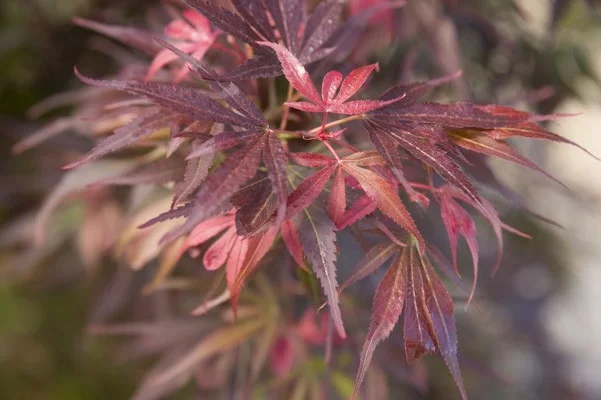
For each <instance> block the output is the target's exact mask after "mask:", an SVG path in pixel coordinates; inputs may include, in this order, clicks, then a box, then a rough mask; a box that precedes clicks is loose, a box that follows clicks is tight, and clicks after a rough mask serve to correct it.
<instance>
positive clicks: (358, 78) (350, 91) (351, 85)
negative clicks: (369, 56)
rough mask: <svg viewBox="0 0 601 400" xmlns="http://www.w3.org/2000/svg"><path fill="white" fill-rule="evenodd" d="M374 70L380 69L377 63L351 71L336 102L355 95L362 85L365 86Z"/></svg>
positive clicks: (341, 101)
mask: <svg viewBox="0 0 601 400" xmlns="http://www.w3.org/2000/svg"><path fill="white" fill-rule="evenodd" d="M374 70H375V71H379V67H378V64H377V63H375V64H370V65H366V66H364V67H360V68H357V69H354V70H353V71H351V72H350V73H349V74H348V75H347V76H346V78H344V81H343V82H342V85H341V86H340V92H339V93H338V96H336V99H335V102H336V103H338V104H341V103H344V102H345V101H347V100H348V99H350V98H351V97H353V95H354V94H355V93H357V91H358V90H359V89H361V86H363V84H364V83H365V81H366V80H367V78H368V77H369V75H370V74H371V73H372V72H373V71H374Z"/></svg>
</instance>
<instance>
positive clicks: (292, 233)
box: [280, 221, 307, 270]
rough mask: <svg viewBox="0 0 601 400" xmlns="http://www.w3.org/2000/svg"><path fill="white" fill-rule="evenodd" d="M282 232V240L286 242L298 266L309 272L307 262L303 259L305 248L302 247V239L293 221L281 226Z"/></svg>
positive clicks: (283, 223) (285, 222)
mask: <svg viewBox="0 0 601 400" xmlns="http://www.w3.org/2000/svg"><path fill="white" fill-rule="evenodd" d="M280 232H281V233H282V239H283V240H284V244H285V245H286V248H287V249H288V252H289V253H290V255H291V256H292V258H294V261H296V264H297V265H298V266H299V267H300V268H302V269H304V270H307V266H306V265H305V261H304V259H303V247H302V245H301V242H300V239H299V237H298V232H297V231H296V227H295V226H294V224H293V223H292V221H284V222H282V225H281V226H280Z"/></svg>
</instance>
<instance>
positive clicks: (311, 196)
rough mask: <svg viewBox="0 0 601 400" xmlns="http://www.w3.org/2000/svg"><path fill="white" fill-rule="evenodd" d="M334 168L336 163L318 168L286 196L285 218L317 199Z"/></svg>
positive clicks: (290, 216)
mask: <svg viewBox="0 0 601 400" xmlns="http://www.w3.org/2000/svg"><path fill="white" fill-rule="evenodd" d="M336 168H337V166H336V165H331V166H329V167H325V168H322V169H320V170H319V171H317V172H315V173H313V174H312V175H310V176H309V177H308V178H306V179H305V180H304V181H302V182H301V183H300V184H299V185H298V186H297V188H296V189H294V191H293V192H292V193H290V196H289V197H288V210H287V213H286V218H287V219H290V218H292V217H293V216H295V215H296V214H297V213H298V212H300V211H302V210H304V209H305V208H306V207H307V206H309V205H310V204H311V203H313V202H314V201H315V199H317V196H319V194H320V193H321V191H322V190H323V188H324V187H325V185H326V183H327V182H328V180H329V179H330V177H331V176H332V174H333V173H334V171H335V170H336Z"/></svg>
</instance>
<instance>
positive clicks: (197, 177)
mask: <svg viewBox="0 0 601 400" xmlns="http://www.w3.org/2000/svg"><path fill="white" fill-rule="evenodd" d="M212 164H213V155H207V156H203V157H198V158H193V159H191V160H187V161H186V172H185V173H184V178H183V179H182V180H181V181H179V182H177V183H176V184H175V186H174V188H173V193H174V196H173V203H172V205H171V208H173V207H175V206H176V205H178V204H179V203H181V202H182V200H186V199H188V198H189V197H190V196H191V195H193V194H194V192H196V190H198V188H199V187H200V185H201V184H202V182H204V180H205V178H206V177H207V175H208V174H209V169H210V168H211V165H212Z"/></svg>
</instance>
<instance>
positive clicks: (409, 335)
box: [403, 248, 436, 364]
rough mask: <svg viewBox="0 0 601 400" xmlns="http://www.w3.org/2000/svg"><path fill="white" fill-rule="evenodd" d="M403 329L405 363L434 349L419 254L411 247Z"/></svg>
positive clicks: (432, 351)
mask: <svg viewBox="0 0 601 400" xmlns="http://www.w3.org/2000/svg"><path fill="white" fill-rule="evenodd" d="M403 331H404V340H405V356H406V357H407V363H409V364H411V363H413V362H415V361H417V360H418V359H419V358H420V357H421V356H423V355H424V354H431V353H434V352H435V351H436V344H435V343H434V339H433V337H434V336H435V335H434V329H433V328H432V322H431V321H430V318H429V312H428V309H427V306H426V300H425V291H424V282H423V278H422V272H421V268H420V260H419V255H418V254H417V252H416V251H414V249H413V248H411V249H410V252H409V264H408V266H407V297H406V300H405V318H404V324H403Z"/></svg>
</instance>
